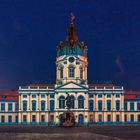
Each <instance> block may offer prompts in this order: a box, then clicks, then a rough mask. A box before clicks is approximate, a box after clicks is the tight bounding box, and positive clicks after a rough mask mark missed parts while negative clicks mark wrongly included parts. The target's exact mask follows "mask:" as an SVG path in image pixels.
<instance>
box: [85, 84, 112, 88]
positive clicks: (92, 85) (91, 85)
mask: <svg viewBox="0 0 140 140" xmlns="http://www.w3.org/2000/svg"><path fill="white" fill-rule="evenodd" d="M88 85H89V87H94V86H113V84H88Z"/></svg>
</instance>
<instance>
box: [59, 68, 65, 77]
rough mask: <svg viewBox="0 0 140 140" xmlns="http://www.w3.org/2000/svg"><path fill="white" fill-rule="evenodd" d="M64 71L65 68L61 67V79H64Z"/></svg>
mask: <svg viewBox="0 0 140 140" xmlns="http://www.w3.org/2000/svg"><path fill="white" fill-rule="evenodd" d="M63 69H64V68H63V67H62V66H61V67H60V78H63V71H64V70H63Z"/></svg>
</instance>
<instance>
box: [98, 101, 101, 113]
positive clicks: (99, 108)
mask: <svg viewBox="0 0 140 140" xmlns="http://www.w3.org/2000/svg"><path fill="white" fill-rule="evenodd" d="M98 110H99V111H102V101H98Z"/></svg>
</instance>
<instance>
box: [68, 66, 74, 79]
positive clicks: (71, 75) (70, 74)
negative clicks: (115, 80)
mask: <svg viewBox="0 0 140 140" xmlns="http://www.w3.org/2000/svg"><path fill="white" fill-rule="evenodd" d="M69 77H75V68H74V67H69Z"/></svg>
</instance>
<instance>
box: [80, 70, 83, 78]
mask: <svg viewBox="0 0 140 140" xmlns="http://www.w3.org/2000/svg"><path fill="white" fill-rule="evenodd" d="M80 79H83V68H82V67H80Z"/></svg>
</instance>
